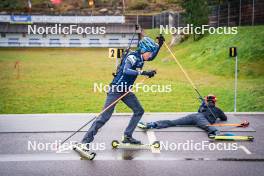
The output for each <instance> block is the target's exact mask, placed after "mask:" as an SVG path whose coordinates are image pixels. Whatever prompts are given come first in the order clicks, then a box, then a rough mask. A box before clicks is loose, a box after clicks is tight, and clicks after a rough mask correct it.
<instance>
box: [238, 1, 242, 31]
mask: <svg viewBox="0 0 264 176" xmlns="http://www.w3.org/2000/svg"><path fill="white" fill-rule="evenodd" d="M238 24H239V26H241V0H240V1H239V22H238Z"/></svg>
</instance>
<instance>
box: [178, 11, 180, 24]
mask: <svg viewBox="0 0 264 176" xmlns="http://www.w3.org/2000/svg"><path fill="white" fill-rule="evenodd" d="M179 26H180V13H179V12H178V27H179Z"/></svg>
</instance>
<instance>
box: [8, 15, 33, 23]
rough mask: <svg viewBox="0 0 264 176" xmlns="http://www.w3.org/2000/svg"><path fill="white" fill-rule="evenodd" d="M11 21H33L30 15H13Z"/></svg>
mask: <svg viewBox="0 0 264 176" xmlns="http://www.w3.org/2000/svg"><path fill="white" fill-rule="evenodd" d="M10 19H11V23H23V24H24V23H26V24H27V23H32V20H31V16H30V15H11V16H10Z"/></svg>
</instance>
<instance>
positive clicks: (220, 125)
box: [207, 120, 249, 128]
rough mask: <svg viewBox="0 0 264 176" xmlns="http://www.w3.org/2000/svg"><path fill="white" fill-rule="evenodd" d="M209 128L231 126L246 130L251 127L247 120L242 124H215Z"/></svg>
mask: <svg viewBox="0 0 264 176" xmlns="http://www.w3.org/2000/svg"><path fill="white" fill-rule="evenodd" d="M207 126H218V127H224V126H230V127H242V128H246V127H248V126H249V122H248V121H247V120H245V121H244V122H242V123H229V124H226V123H215V124H210V125H207Z"/></svg>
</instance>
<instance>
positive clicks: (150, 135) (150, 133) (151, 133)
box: [147, 131, 160, 153]
mask: <svg viewBox="0 0 264 176" xmlns="http://www.w3.org/2000/svg"><path fill="white" fill-rule="evenodd" d="M147 136H148V140H149V143H150V144H152V143H153V142H155V141H157V138H156V136H155V132H154V131H147ZM151 152H152V153H160V149H159V148H154V147H153V146H152V147H151Z"/></svg>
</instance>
